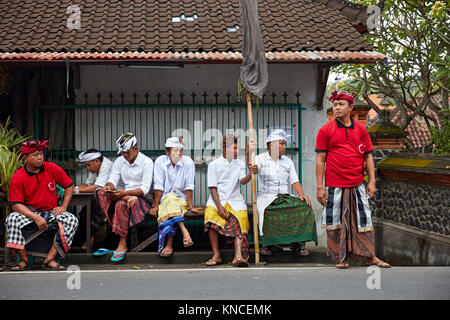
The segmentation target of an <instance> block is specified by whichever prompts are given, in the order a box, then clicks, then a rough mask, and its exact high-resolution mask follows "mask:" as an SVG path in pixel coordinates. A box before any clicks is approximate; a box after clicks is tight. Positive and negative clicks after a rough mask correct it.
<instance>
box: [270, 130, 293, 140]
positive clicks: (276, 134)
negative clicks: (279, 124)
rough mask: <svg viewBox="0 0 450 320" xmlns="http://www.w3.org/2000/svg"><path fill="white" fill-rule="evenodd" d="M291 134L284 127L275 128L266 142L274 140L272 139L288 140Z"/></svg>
mask: <svg viewBox="0 0 450 320" xmlns="http://www.w3.org/2000/svg"><path fill="white" fill-rule="evenodd" d="M290 136H291V135H290V134H287V133H286V131H284V130H283V129H275V130H273V131H272V132H271V133H270V134H269V136H268V137H267V139H266V143H269V142H272V141H278V140H284V141H286V140H287V138H288V137H290Z"/></svg>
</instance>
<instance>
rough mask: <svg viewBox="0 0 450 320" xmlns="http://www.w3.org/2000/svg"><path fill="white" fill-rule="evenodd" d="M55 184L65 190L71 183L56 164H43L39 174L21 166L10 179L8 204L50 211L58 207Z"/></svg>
mask: <svg viewBox="0 0 450 320" xmlns="http://www.w3.org/2000/svg"><path fill="white" fill-rule="evenodd" d="M57 184H58V185H59V186H61V187H63V188H64V189H66V188H68V187H70V186H71V185H72V184H73V182H72V180H71V179H70V178H69V176H68V175H67V174H66V173H65V172H64V170H63V169H62V168H60V167H59V166H57V165H56V164H54V163H51V162H44V163H43V165H42V167H41V169H40V171H39V173H32V172H29V171H28V170H27V169H26V168H25V166H23V167H22V168H20V169H19V170H17V172H16V173H15V174H14V175H13V177H12V179H11V185H10V189H9V190H10V191H9V203H10V205H14V204H16V203H22V204H25V205H31V206H33V207H34V208H36V209H37V210H52V209H53V208H54V207H56V206H58V200H57V194H56V185H57Z"/></svg>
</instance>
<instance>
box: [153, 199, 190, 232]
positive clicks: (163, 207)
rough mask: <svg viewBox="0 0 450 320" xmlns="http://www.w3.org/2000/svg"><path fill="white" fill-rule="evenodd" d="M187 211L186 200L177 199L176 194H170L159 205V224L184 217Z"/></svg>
mask: <svg viewBox="0 0 450 320" xmlns="http://www.w3.org/2000/svg"><path fill="white" fill-rule="evenodd" d="M187 210H188V205H187V202H186V200H184V199H183V198H179V197H177V196H176V194H175V193H168V194H166V196H165V197H164V199H163V201H162V202H161V203H160V204H159V210H158V224H159V223H161V222H163V221H164V220H167V219H169V218H171V217H179V216H183V215H184V214H185V213H186V211H187Z"/></svg>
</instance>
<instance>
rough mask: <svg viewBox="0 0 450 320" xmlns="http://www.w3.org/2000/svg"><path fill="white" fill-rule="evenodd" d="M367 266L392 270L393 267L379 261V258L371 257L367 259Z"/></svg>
mask: <svg viewBox="0 0 450 320" xmlns="http://www.w3.org/2000/svg"><path fill="white" fill-rule="evenodd" d="M366 265H368V266H372V265H374V266H377V267H379V268H390V267H391V265H390V264H389V263H387V262H384V261H382V260H380V259H378V258H377V257H370V258H367V259H366Z"/></svg>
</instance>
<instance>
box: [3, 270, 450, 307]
mask: <svg viewBox="0 0 450 320" xmlns="http://www.w3.org/2000/svg"><path fill="white" fill-rule="evenodd" d="M374 270H375V271H374ZM374 270H368V269H367V268H366V267H352V268H350V269H346V270H338V269H336V268H334V267H283V268H279V267H259V268H254V267H251V268H227V267H222V268H214V269H207V268H205V267H203V268H193V269H188V268H183V269H144V268H140V269H137V267H134V268H124V269H123V270H92V269H91V270H84V269H83V267H81V271H76V272H71V273H69V272H67V271H60V272H52V271H49V272H47V271H27V272H20V273H17V272H16V273H13V272H0V300H9V299H38V300H40V299H45V300H53V299H63V300H65V299H67V300H79V299H81V300H102V299H118V300H123V299H133V300H135V299H150V300H155V299H157V300H165V299H173V300H211V299H214V300H223V299H225V300H260V299H264V300H292V299H318V300H322V299H332V300H335V299H337V300H340V299H350V300H354V299H356V300H358V299H369V300H376V299H385V300H393V299H394V300H395V299H426V300H428V299H432V300H433V299H445V300H447V299H450V267H393V268H390V269H374Z"/></svg>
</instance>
